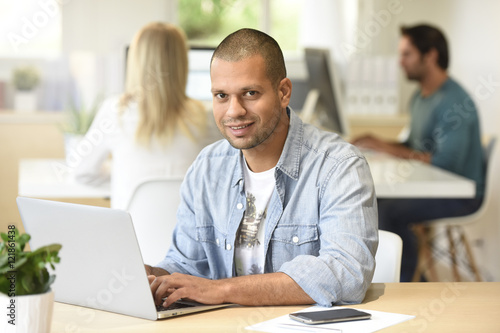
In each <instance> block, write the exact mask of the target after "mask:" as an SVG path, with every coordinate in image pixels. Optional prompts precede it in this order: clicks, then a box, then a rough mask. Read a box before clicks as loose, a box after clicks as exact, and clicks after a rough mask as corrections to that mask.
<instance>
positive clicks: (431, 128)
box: [406, 78, 484, 198]
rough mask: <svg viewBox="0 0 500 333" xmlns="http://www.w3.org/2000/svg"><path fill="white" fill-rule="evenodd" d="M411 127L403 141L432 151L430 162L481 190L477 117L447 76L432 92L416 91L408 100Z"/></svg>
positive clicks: (454, 82)
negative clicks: (426, 94) (425, 94)
mask: <svg viewBox="0 0 500 333" xmlns="http://www.w3.org/2000/svg"><path fill="white" fill-rule="evenodd" d="M410 113H411V129H410V135H409V137H408V140H407V142H406V144H407V145H408V146H409V147H410V148H412V149H415V150H418V151H423V152H429V153H431V154H432V159H431V164H432V165H435V166H438V167H440V168H442V169H445V170H448V171H451V172H453V173H456V174H458V175H461V176H464V177H466V178H469V179H472V180H474V181H475V182H476V197H478V198H480V197H482V196H483V193H484V159H483V149H482V145H481V132H480V127H479V117H478V113H477V110H476V106H475V105H474V102H473V101H472V99H471V98H470V97H469V95H468V94H467V92H466V91H465V90H464V89H463V88H462V87H461V86H460V85H459V84H458V83H457V82H456V81H455V80H453V79H451V78H448V79H447V80H446V81H445V82H444V83H443V84H442V85H441V87H440V88H439V89H438V90H437V91H436V92H434V93H433V94H432V95H430V96H427V97H422V95H421V92H420V90H419V91H417V92H416V93H415V94H414V95H413V97H412V99H411V102H410Z"/></svg>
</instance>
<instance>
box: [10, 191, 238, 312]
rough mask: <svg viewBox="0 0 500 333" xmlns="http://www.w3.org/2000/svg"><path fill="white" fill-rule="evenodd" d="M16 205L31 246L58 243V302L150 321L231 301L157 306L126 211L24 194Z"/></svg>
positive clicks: (36, 246)
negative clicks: (166, 306)
mask: <svg viewBox="0 0 500 333" xmlns="http://www.w3.org/2000/svg"><path fill="white" fill-rule="evenodd" d="M17 205H18V208H19V213H20V214H21V219H22V221H23V225H24V228H25V230H26V232H27V233H28V234H30V235H31V240H30V242H29V244H30V248H32V249H37V248H39V247H40V246H43V245H48V244H52V243H58V244H61V245H62V249H61V251H60V252H59V256H60V258H61V262H60V263H59V264H57V266H56V270H55V274H56V280H55V282H54V284H53V285H52V290H53V291H54V298H55V300H56V301H58V302H62V303H68V304H73V305H79V306H83V307H89V308H93V309H98V310H105V311H110V312H115V313H120V314H124V315H130V316H134V317H140V318H145V319H150V320H156V319H163V318H169V317H172V316H179V315H183V314H188V313H193V312H199V311H207V310H212V309H216V308H221V307H225V306H228V305H229V304H223V305H204V304H199V303H191V302H182V301H178V302H176V303H174V304H173V307H172V308H170V309H165V308H157V307H156V305H155V304H154V300H153V295H152V293H151V289H150V287H149V282H148V279H147V275H146V271H145V269H144V263H143V260H142V257H141V252H140V249H139V245H138V243H137V239H136V236H135V232H134V227H133V224H132V219H131V218H130V215H129V214H128V213H127V212H125V211H122V210H117V209H111V208H103V207H94V206H85V205H77V204H70V203H63V202H57V201H47V200H40V199H31V198H24V197H18V198H17ZM151 232H154V230H151Z"/></svg>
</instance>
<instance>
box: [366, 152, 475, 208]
mask: <svg viewBox="0 0 500 333" xmlns="http://www.w3.org/2000/svg"><path fill="white" fill-rule="evenodd" d="M365 156H366V159H367V161H368V164H369V166H370V170H371V173H372V177H373V182H374V184H375V191H376V192H377V197H379V198H473V197H474V196H475V194H476V183H475V182H474V181H473V180H471V179H468V178H465V177H462V176H459V175H457V174H454V173H452V172H449V171H446V170H443V169H440V168H438V167H435V166H432V165H430V164H426V163H423V162H420V161H417V160H405V159H400V158H395V157H392V156H389V155H385V154H381V153H375V154H373V153H372V154H370V153H368V154H366V155H365Z"/></svg>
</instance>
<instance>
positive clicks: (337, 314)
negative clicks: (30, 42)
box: [289, 308, 371, 325]
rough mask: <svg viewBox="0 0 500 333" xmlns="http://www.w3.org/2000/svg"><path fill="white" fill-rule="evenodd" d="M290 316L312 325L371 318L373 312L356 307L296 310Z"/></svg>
mask: <svg viewBox="0 0 500 333" xmlns="http://www.w3.org/2000/svg"><path fill="white" fill-rule="evenodd" d="M289 316H290V318H292V319H293V320H297V321H300V322H302V323H304V324H311V325H315V324H325V323H336V322H341V321H349V320H362V319H370V318H371V314H369V313H366V312H363V311H359V310H356V309H346V308H344V309H338V310H325V311H311V312H294V313H290V315H289Z"/></svg>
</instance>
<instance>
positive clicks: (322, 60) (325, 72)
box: [301, 48, 348, 137]
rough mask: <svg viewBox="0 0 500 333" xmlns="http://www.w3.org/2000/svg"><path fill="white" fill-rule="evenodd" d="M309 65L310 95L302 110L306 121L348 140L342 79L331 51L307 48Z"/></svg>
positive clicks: (302, 115) (306, 53)
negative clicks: (332, 58) (334, 63)
mask: <svg viewBox="0 0 500 333" xmlns="http://www.w3.org/2000/svg"><path fill="white" fill-rule="evenodd" d="M305 61H306V66H307V71H308V74H309V79H308V83H309V93H308V95H307V97H306V100H305V102H304V106H303V108H302V112H301V117H302V119H303V120H304V121H305V122H309V123H312V124H314V125H316V126H318V127H320V128H323V129H326V130H329V131H332V132H336V133H338V134H339V135H341V136H344V137H345V136H347V135H348V127H347V121H346V119H345V116H344V114H343V96H342V93H341V86H340V78H339V76H338V72H337V71H336V70H335V68H334V66H333V63H332V61H331V58H330V52H329V50H328V49H320V48H306V49H305Z"/></svg>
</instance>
